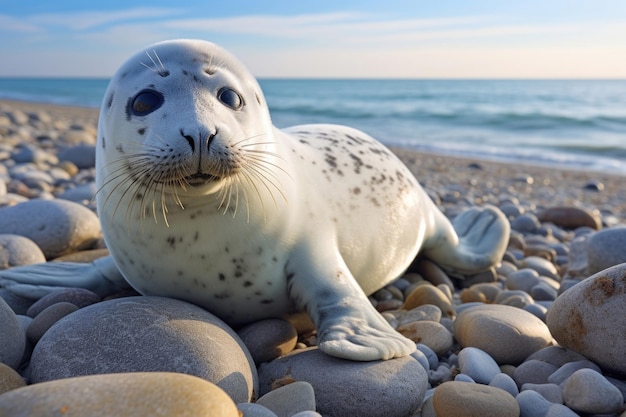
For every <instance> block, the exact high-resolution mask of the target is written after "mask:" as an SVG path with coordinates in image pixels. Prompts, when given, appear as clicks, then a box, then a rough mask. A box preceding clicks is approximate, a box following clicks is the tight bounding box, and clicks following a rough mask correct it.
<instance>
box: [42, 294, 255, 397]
mask: <svg viewBox="0 0 626 417" xmlns="http://www.w3.org/2000/svg"><path fill="white" fill-rule="evenodd" d="M31 367H32V381H33V382H34V383H38V382H43V381H49V380H54V379H61V378H70V377H75V376H82V375H94V374H102V373H115V372H148V371H150V372H180V373H187V374H190V375H195V376H198V377H200V378H203V379H206V380H207V381H209V382H213V383H214V384H216V385H218V386H219V387H220V388H222V389H223V390H224V391H226V392H227V393H228V395H230V396H231V398H233V400H234V401H236V402H246V401H250V399H252V396H253V394H254V393H255V392H258V390H257V388H256V387H257V384H258V382H257V375H256V368H255V366H254V363H253V361H252V358H251V356H250V354H249V353H248V350H247V349H246V347H245V345H244V344H243V342H242V341H241V340H240V339H239V337H238V336H237V334H236V333H235V332H234V331H233V330H232V329H230V328H229V327H228V326H227V325H226V324H225V323H224V322H223V321H221V320H220V319H218V318H217V317H215V316H214V315H212V314H211V313H209V312H207V311H205V310H202V309H201V308H199V307H196V306H194V305H192V304H189V303H185V302H182V301H177V300H173V299H168V298H161V297H128V298H119V299H115V300H110V301H104V302H101V303H98V304H93V305H91V306H88V307H85V308H82V309H80V310H78V311H77V312H75V313H73V314H71V315H69V316H67V317H65V318H64V319H62V320H60V321H59V322H57V324H56V325H55V326H53V327H52V328H51V329H50V330H48V332H46V334H45V335H44V336H43V337H42V338H41V340H40V341H39V343H38V344H37V346H36V347H35V350H34V352H33V355H32V358H31Z"/></svg>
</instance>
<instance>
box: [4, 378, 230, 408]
mask: <svg viewBox="0 0 626 417" xmlns="http://www.w3.org/2000/svg"><path fill="white" fill-rule="evenodd" d="M0 415H2V416H11V417H48V416H57V415H58V416H66V417H82V416H89V417H110V416H116V417H154V416H177V417H196V416H212V417H238V416H239V412H238V411H237V407H236V406H235V403H234V402H233V401H232V400H231V399H230V398H229V397H228V395H226V393H225V392H224V391H222V390H221V389H220V388H219V387H217V386H216V385H214V384H211V383H210V382H207V381H205V380H203V379H200V378H197V377H194V376H190V375H183V374H176V373H163V372H149V373H126V374H109V375H92V376H83V377H78V378H69V379H61V380H58V381H50V382H44V383H42V384H34V385H30V386H27V387H23V388H18V389H15V390H12V391H9V392H7V393H5V394H2V395H0Z"/></svg>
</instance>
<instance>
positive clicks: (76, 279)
mask: <svg viewBox="0 0 626 417" xmlns="http://www.w3.org/2000/svg"><path fill="white" fill-rule="evenodd" d="M0 287H2V288H6V289H7V290H9V291H11V292H13V293H15V294H16V295H19V296H21V297H26V298H31V299H38V298H41V297H43V296H44V295H46V294H48V293H50V292H52V291H55V290H58V289H59V288H63V287H71V288H84V289H88V290H91V291H93V292H95V293H96V294H98V295H100V296H105V295H109V294H112V293H114V292H116V291H118V290H121V289H124V288H128V284H127V283H126V281H125V280H124V278H123V277H122V275H121V274H120V272H119V270H118V269H117V266H116V265H115V262H114V261H113V258H111V257H110V256H107V257H104V258H100V259H96V260H95V261H93V262H91V263H88V264H82V263H74V262H47V263H42V264H34V265H25V266H18V267H15V268H10V269H5V270H3V271H0Z"/></svg>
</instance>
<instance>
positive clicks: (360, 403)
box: [259, 348, 428, 417]
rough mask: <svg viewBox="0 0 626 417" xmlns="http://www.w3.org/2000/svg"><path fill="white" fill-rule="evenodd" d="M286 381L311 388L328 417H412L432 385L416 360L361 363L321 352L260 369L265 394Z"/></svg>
mask: <svg viewBox="0 0 626 417" xmlns="http://www.w3.org/2000/svg"><path fill="white" fill-rule="evenodd" d="M281 380H287V382H292V381H294V380H295V381H306V382H308V383H309V384H311V385H312V386H313V389H314V391H315V399H316V405H317V411H318V412H319V413H320V414H322V415H324V416H328V417H332V416H360V417H373V416H384V417H388V416H397V417H403V416H406V417H408V416H412V415H413V414H414V413H415V412H416V411H417V409H418V408H419V407H420V406H421V404H422V401H423V399H424V395H425V393H426V389H427V387H428V376H427V375H426V371H425V370H424V368H423V367H422V365H420V363H419V362H418V361H416V360H415V359H413V358H412V357H410V356H406V357H403V358H397V359H392V360H388V361H376V362H355V361H348V360H344V359H339V358H334V357H332V356H328V355H325V354H324V353H322V352H321V351H319V350H318V349H317V348H310V349H304V350H301V351H294V352H293V353H291V354H289V355H286V356H283V357H282V358H278V359H276V360H274V361H272V362H269V363H264V364H262V365H261V366H260V367H259V389H260V393H261V394H265V393H266V392H268V391H269V390H271V389H272V385H273V384H274V383H276V382H279V381H281Z"/></svg>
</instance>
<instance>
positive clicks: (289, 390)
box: [256, 381, 315, 417]
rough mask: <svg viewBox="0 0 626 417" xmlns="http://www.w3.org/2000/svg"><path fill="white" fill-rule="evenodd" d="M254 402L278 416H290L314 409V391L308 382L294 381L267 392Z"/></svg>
mask: <svg viewBox="0 0 626 417" xmlns="http://www.w3.org/2000/svg"><path fill="white" fill-rule="evenodd" d="M256 403H257V404H259V405H262V406H264V407H266V408H267V409H269V410H271V411H273V412H274V413H276V415H277V416H278V417H291V416H292V415H294V414H296V413H300V412H302V411H315V393H314V392H313V386H312V385H311V384H309V383H308V382H304V381H296V382H293V383H291V384H287V385H285V386H282V387H280V388H277V389H275V390H272V391H270V392H268V393H267V394H265V395H263V396H262V397H261V398H259V399H258V400H257V402H256Z"/></svg>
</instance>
